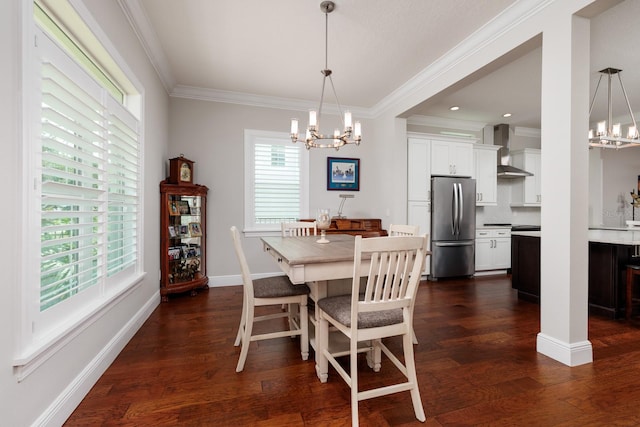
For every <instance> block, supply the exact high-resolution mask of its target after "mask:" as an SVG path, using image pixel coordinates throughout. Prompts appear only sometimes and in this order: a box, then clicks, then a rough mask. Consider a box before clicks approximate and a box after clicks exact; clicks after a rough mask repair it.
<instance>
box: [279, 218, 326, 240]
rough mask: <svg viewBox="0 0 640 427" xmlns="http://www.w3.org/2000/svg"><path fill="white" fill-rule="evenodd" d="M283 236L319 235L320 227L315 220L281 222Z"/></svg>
mask: <svg viewBox="0 0 640 427" xmlns="http://www.w3.org/2000/svg"><path fill="white" fill-rule="evenodd" d="M280 228H281V230H282V237H292V236H317V235H318V227H317V226H316V222H315V221H294V222H281V223H280Z"/></svg>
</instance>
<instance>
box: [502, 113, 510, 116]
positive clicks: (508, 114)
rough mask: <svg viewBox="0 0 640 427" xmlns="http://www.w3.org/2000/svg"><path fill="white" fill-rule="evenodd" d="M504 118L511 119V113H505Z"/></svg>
mask: <svg viewBox="0 0 640 427" xmlns="http://www.w3.org/2000/svg"><path fill="white" fill-rule="evenodd" d="M502 117H511V113H504V114H503V115H502Z"/></svg>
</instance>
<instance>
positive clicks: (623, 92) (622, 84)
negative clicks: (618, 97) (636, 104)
mask: <svg viewBox="0 0 640 427" xmlns="http://www.w3.org/2000/svg"><path fill="white" fill-rule="evenodd" d="M618 80H619V81H620V87H621V88H622V94H623V95H624V100H625V101H626V102H627V109H628V110H629V115H630V116H631V121H632V122H633V126H635V127H636V128H637V125H636V118H635V117H634V116H633V111H632V110H631V103H630V102H629V97H628V96H627V91H626V90H625V89H624V83H622V76H620V73H618Z"/></svg>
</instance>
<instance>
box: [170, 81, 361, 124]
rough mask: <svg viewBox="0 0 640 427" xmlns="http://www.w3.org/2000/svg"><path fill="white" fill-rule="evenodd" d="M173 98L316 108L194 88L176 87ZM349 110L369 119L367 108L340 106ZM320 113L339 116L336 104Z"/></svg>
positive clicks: (294, 101) (301, 102)
mask: <svg viewBox="0 0 640 427" xmlns="http://www.w3.org/2000/svg"><path fill="white" fill-rule="evenodd" d="M169 95H170V96H171V97H174V98H187V99H197V100H200V101H210V102H224V103H228V104H238V105H247V106H251V107H264V108H276V109H280V110H294V111H305V112H307V111H309V110H314V109H317V108H318V103H317V102H316V101H313V102H312V101H305V100H301V99H292V98H278V97H275V96H265V95H254V94H250V93H243V92H231V91H224V90H217V89H207V88H201V87H196V86H185V85H177V86H176V87H175V88H174V89H173V90H172V91H171V93H170V94H169ZM346 110H349V111H351V113H352V114H353V116H354V117H360V118H363V119H371V118H373V117H372V116H371V112H370V110H369V109H368V108H361V107H354V106H344V105H343V106H342V111H343V112H344V111H346ZM322 112H323V113H327V114H335V115H340V109H339V108H338V106H337V105H336V104H330V103H326V102H325V103H323V104H322Z"/></svg>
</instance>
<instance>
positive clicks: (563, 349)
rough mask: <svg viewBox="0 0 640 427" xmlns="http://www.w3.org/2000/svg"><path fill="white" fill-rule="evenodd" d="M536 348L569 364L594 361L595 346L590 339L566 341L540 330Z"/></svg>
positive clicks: (576, 364) (577, 364)
mask: <svg viewBox="0 0 640 427" xmlns="http://www.w3.org/2000/svg"><path fill="white" fill-rule="evenodd" d="M536 349H537V351H538V353H541V354H544V355H545V356H549V357H550V358H552V359H555V360H557V361H558V362H561V363H564V364H565V365H567V366H579V365H584V364H586V363H592V362H593V348H592V347H591V342H590V341H588V340H586V341H580V342H575V343H566V342H563V341H560V340H557V339H555V338H553V337H551V336H549V335H546V334H543V333H542V332H540V333H538V337H537V342H536Z"/></svg>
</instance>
